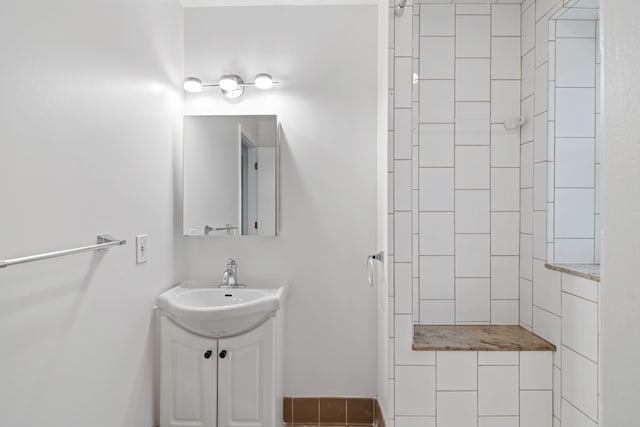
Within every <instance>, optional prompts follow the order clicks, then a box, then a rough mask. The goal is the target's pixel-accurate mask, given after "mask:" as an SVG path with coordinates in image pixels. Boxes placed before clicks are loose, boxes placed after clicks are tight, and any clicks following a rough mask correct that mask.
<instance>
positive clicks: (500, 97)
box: [491, 80, 520, 132]
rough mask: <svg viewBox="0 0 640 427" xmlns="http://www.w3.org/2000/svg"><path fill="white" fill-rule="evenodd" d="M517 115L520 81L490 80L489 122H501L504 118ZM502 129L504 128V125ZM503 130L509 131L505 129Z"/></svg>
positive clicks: (518, 113)
mask: <svg viewBox="0 0 640 427" xmlns="http://www.w3.org/2000/svg"><path fill="white" fill-rule="evenodd" d="M519 115H520V81H519V80H493V81H492V82H491V122H492V123H501V124H502V123H504V122H505V120H507V119H511V118H513V117H518V116H519ZM502 129H503V130H505V129H504V126H502ZM505 132H509V131H506V130H505ZM511 132H513V131H511Z"/></svg>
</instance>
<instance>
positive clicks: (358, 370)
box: [178, 6, 377, 396]
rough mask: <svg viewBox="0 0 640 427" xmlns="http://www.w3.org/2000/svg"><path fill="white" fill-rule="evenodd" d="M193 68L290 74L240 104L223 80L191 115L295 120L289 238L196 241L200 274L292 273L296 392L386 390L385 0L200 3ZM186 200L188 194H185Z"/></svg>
mask: <svg viewBox="0 0 640 427" xmlns="http://www.w3.org/2000/svg"><path fill="white" fill-rule="evenodd" d="M185 18H186V20H185V75H197V76H199V77H200V78H202V79H203V81H207V82H210V81H213V82H215V81H217V79H218V78H219V77H220V75H222V74H225V73H238V74H240V75H242V76H243V77H245V78H246V79H247V80H252V79H253V76H254V75H255V74H256V73H258V72H268V73H271V74H272V75H273V76H274V78H275V79H276V80H279V81H281V82H282V83H281V84H280V85H279V86H277V87H275V88H274V89H273V90H271V91H268V92H260V91H258V90H257V89H248V90H247V93H246V94H245V96H244V97H243V98H242V99H241V100H240V101H239V102H228V101H226V100H225V98H223V97H222V96H221V95H220V93H219V91H218V90H216V89H210V90H207V91H204V92H202V93H201V94H195V95H189V96H187V98H186V110H185V114H277V115H278V119H279V121H280V122H281V123H282V129H283V140H282V141H281V144H282V146H281V159H280V161H281V172H280V176H281V182H282V185H281V195H282V198H281V218H280V224H281V234H280V236H278V237H275V238H254V237H248V238H242V239H239V240H233V239H227V238H195V237H191V238H185V239H183V242H184V245H185V248H186V249H185V257H184V258H185V274H184V278H185V279H186V278H189V279H210V280H215V281H217V280H220V277H221V274H222V272H223V269H224V265H225V260H226V259H227V258H229V257H233V258H236V259H237V260H238V263H239V278H240V280H241V281H244V282H248V283H256V282H257V281H260V280H266V279H285V280H289V281H290V282H291V293H290V295H289V299H288V301H287V313H286V326H285V329H286V330H285V334H286V335H285V340H286V349H285V356H286V358H287V360H286V364H285V366H286V370H285V390H284V391H285V394H286V395H294V396H302V395H320V396H322V395H325V396H340V395H347V396H356V395H375V393H376V327H375V325H376V290H375V289H371V288H369V287H368V284H367V276H366V268H365V261H366V256H367V255H368V254H370V253H373V252H374V251H375V249H376V175H375V174H376V170H375V164H376V160H375V159H376V142H375V141H376V73H375V71H374V70H375V69H376V37H377V36H376V25H377V21H376V8H375V7H374V6H357V7H347V6H345V7H242V8H233V7H229V8H192V9H189V8H187V9H186V11H185ZM178 203H180V201H179V200H178Z"/></svg>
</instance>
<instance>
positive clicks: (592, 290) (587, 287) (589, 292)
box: [562, 273, 598, 302]
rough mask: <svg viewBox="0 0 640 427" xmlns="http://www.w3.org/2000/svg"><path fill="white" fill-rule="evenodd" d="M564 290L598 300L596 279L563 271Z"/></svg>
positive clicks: (590, 299) (594, 300)
mask: <svg viewBox="0 0 640 427" xmlns="http://www.w3.org/2000/svg"><path fill="white" fill-rule="evenodd" d="M562 291H563V292H568V293H570V294H572V295H576V296H579V297H581V298H585V299H588V300H589V301H593V302H598V282H596V281H594V280H589V279H585V278H584V277H578V276H574V275H573V274H567V273H562Z"/></svg>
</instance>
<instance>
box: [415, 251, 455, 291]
mask: <svg viewBox="0 0 640 427" xmlns="http://www.w3.org/2000/svg"><path fill="white" fill-rule="evenodd" d="M454 280H455V277H454V259H453V257H452V256H421V257H420V298H422V299H453V298H454V296H455V293H454V286H455V281H454Z"/></svg>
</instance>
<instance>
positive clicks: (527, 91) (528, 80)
mask: <svg viewBox="0 0 640 427" xmlns="http://www.w3.org/2000/svg"><path fill="white" fill-rule="evenodd" d="M534 63H535V51H533V50H532V51H530V52H529V53H527V54H525V55H524V56H523V57H522V99H524V98H526V97H527V96H529V95H533V90H534V86H533V85H534V75H535V64H534Z"/></svg>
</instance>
